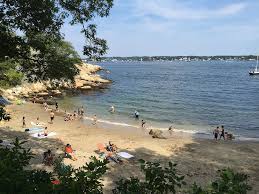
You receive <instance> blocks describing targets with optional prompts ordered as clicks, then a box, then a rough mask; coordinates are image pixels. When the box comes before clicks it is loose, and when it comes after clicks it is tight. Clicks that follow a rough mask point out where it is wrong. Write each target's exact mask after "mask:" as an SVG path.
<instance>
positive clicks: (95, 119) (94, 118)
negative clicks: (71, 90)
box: [92, 115, 97, 125]
mask: <svg viewBox="0 0 259 194" xmlns="http://www.w3.org/2000/svg"><path fill="white" fill-rule="evenodd" d="M92 124H93V125H96V124H97V116H96V115H94V117H93V123H92Z"/></svg>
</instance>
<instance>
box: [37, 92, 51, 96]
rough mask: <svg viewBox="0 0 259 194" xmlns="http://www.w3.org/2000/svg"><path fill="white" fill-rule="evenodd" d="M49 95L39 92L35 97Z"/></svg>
mask: <svg viewBox="0 0 259 194" xmlns="http://www.w3.org/2000/svg"><path fill="white" fill-rule="evenodd" d="M48 95H49V93H48V92H40V93H38V94H37V96H48Z"/></svg>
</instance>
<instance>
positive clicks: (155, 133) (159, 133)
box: [149, 129, 166, 139]
mask: <svg viewBox="0 0 259 194" xmlns="http://www.w3.org/2000/svg"><path fill="white" fill-rule="evenodd" d="M149 135H151V136H152V137H153V138H158V139H166V138H165V137H164V136H163V131H161V130H159V129H151V130H150V131H149Z"/></svg>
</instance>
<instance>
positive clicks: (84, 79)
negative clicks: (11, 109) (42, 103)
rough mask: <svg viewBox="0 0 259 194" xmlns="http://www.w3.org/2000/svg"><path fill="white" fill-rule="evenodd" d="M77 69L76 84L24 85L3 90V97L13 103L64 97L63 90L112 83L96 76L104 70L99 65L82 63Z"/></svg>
mask: <svg viewBox="0 0 259 194" xmlns="http://www.w3.org/2000/svg"><path fill="white" fill-rule="evenodd" d="M76 67H77V68H78V69H79V74H78V75H76V76H75V78H74V80H75V82H74V83H72V82H66V81H52V82H50V81H44V82H36V83H23V84H22V85H21V86H17V87H14V88H11V89H7V90H2V93H3V96H5V97H6V98H7V99H9V100H12V101H13V100H17V99H18V98H20V97H26V98H30V97H33V96H37V97H45V96H59V95H62V91H61V90H68V89H76V90H90V89H94V88H99V87H100V88H102V87H103V86H104V85H106V84H108V83H110V81H109V80H106V79H103V78H102V77H101V76H100V75H98V74H96V73H97V72H98V71H100V70H102V68H101V67H100V66H98V65H91V64H86V63H82V64H76ZM0 91H1V90H0Z"/></svg>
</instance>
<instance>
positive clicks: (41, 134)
mask: <svg viewBox="0 0 259 194" xmlns="http://www.w3.org/2000/svg"><path fill="white" fill-rule="evenodd" d="M38 134H40V136H38ZM55 135H57V133H55V132H50V133H49V134H48V135H47V136H44V133H42V132H40V133H34V134H32V135H31V136H32V137H36V138H38V139H44V138H48V137H53V136H55Z"/></svg>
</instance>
